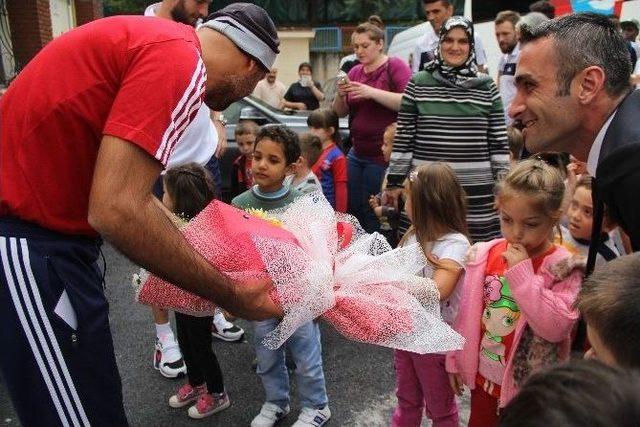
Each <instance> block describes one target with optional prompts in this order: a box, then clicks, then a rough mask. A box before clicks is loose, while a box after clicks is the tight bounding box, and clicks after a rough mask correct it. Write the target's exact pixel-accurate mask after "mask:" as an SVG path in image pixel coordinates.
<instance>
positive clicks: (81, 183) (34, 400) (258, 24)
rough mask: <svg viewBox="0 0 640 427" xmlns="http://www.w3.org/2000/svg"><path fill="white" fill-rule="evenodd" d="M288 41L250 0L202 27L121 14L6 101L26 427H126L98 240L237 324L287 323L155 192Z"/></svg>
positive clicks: (19, 378) (16, 353) (0, 250)
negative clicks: (183, 151) (205, 122)
mask: <svg viewBox="0 0 640 427" xmlns="http://www.w3.org/2000/svg"><path fill="white" fill-rule="evenodd" d="M278 44H279V42H278V38H277V32H276V29H275V26H274V25H273V22H272V21H271V19H270V18H269V17H268V15H267V14H266V12H265V11H264V10H263V9H261V8H259V7H257V6H255V5H252V4H248V3H238V4H232V5H230V6H227V7H226V8H224V9H222V10H220V11H218V12H216V13H214V14H212V15H210V16H209V18H208V19H207V21H206V22H205V23H204V24H203V26H202V27H200V28H199V29H198V30H197V31H196V30H194V29H193V28H192V27H190V26H187V25H182V24H179V23H175V22H172V21H169V20H160V19H155V18H147V17H131V16H128V17H124V16H122V17H112V18H106V19H103V20H98V21H94V22H92V23H89V24H87V25H84V26H82V27H79V28H77V29H75V30H73V31H70V32H68V33H66V34H64V35H62V36H60V37H58V38H56V39H55V40H54V41H52V42H51V43H49V44H48V45H47V46H46V47H45V48H44V49H43V50H42V51H41V52H40V53H39V54H38V55H37V56H36V57H35V58H34V59H33V60H32V61H31V62H30V63H29V64H28V65H27V66H26V67H25V68H24V70H23V71H22V72H21V73H20V75H19V76H18V77H17V78H16V79H15V80H14V82H13V83H12V84H11V86H10V87H9V89H8V91H7V92H6V94H5V95H4V96H3V97H2V98H1V99H0V258H1V261H2V264H1V266H0V269H1V270H2V271H1V274H0V336H2V338H3V340H4V341H6V342H10V343H11V345H10V346H9V347H8V348H6V349H4V350H3V351H2V352H0V369H2V376H3V379H4V380H5V383H6V385H7V389H8V390H9V393H10V395H11V398H12V400H13V403H14V407H15V408H16V411H17V413H18V417H19V418H20V422H21V424H22V425H24V426H31V425H89V424H93V425H110V426H113V425H126V424H127V421H126V418H125V415H124V410H123V405H122V392H121V385H120V378H119V375H118V372H117V367H116V364H115V357H114V353H113V344H112V339H111V334H110V331H109V323H108V304H107V302H106V300H105V298H104V294H103V289H102V276H101V274H100V271H99V269H98V267H97V264H96V260H97V257H98V252H99V246H100V240H99V236H101V237H103V238H105V239H106V240H108V241H110V242H111V243H112V244H113V245H114V246H115V247H117V248H118V249H119V250H120V251H122V252H123V253H124V254H125V255H127V256H128V257H129V258H131V259H132V260H133V261H134V262H136V263H137V264H139V265H141V266H143V267H144V268H146V269H148V270H150V271H152V272H154V273H156V274H158V275H160V276H162V277H164V278H165V279H167V280H169V281H171V282H173V283H176V284H178V285H180V286H182V287H183V288H184V289H187V290H189V291H191V292H194V293H197V294H200V295H202V296H204V297H206V298H209V299H211V300H212V301H214V302H216V303H217V304H219V305H221V306H223V307H225V308H227V309H229V310H231V311H232V312H234V313H235V314H238V315H240V316H242V317H247V318H256V319H261V318H268V317H273V316H275V315H278V314H279V309H278V308H277V307H276V306H275V304H273V302H271V300H270V298H269V296H268V289H269V284H268V283H256V284H254V285H248V286H243V287H242V288H238V289H236V287H234V286H233V283H232V282H231V281H230V280H229V279H228V278H226V277H224V276H222V275H221V274H220V273H219V272H218V271H217V270H216V269H215V268H214V267H213V266H211V265H210V264H209V263H208V262H207V261H206V260H205V259H204V258H202V257H201V256H200V255H198V254H197V253H196V252H195V251H194V250H193V249H192V248H191V246H190V245H188V244H187V243H186V241H185V240H184V238H183V237H182V235H181V234H180V233H179V232H178V231H177V230H176V228H175V227H174V226H173V225H172V223H171V222H170V220H169V219H168V218H167V217H166V216H165V215H164V214H163V213H162V210H161V207H160V206H159V202H157V201H156V199H155V198H154V197H153V196H152V193H151V188H152V186H153V183H154V181H155V180H156V178H157V177H158V175H159V173H160V171H161V169H162V168H163V166H164V165H166V163H167V161H168V160H169V158H170V157H171V154H172V152H173V150H174V148H175V147H176V146H177V145H179V144H181V137H182V134H183V132H184V130H185V128H186V127H187V126H188V125H189V123H190V122H191V121H192V120H193V117H194V116H195V114H196V112H197V111H198V109H199V107H200V106H201V104H202V102H203V101H204V102H205V103H206V104H207V106H209V107H210V108H211V109H213V110H217V111H219V110H223V109H224V108H226V107H227V106H228V105H229V104H230V103H231V102H233V101H235V100H237V99H239V98H241V97H243V96H246V95H248V94H249V93H251V91H252V90H253V88H254V87H255V85H256V83H257V82H258V81H259V80H260V79H262V78H263V77H264V75H265V74H266V72H267V70H269V69H270V68H271V67H272V66H273V62H274V61H275V57H276V55H277V53H278Z"/></svg>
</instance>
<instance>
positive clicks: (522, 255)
mask: <svg viewBox="0 0 640 427" xmlns="http://www.w3.org/2000/svg"><path fill="white" fill-rule="evenodd" d="M502 257H503V258H504V260H505V261H507V266H508V267H509V268H511V267H513V266H514V265H516V264H518V263H519V262H521V261H524V260H525V259H527V258H529V254H528V253H527V250H526V249H525V248H524V246H522V245H521V244H520V243H513V244H509V245H507V250H506V251H504V252H503V253H502Z"/></svg>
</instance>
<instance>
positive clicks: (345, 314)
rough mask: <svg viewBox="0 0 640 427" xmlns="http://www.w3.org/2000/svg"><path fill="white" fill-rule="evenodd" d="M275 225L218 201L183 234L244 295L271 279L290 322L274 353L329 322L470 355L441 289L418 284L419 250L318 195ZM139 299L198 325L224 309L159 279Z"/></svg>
mask: <svg viewBox="0 0 640 427" xmlns="http://www.w3.org/2000/svg"><path fill="white" fill-rule="evenodd" d="M269 215H270V216H272V218H274V219H273V220H271V221H267V220H264V219H261V218H258V217H256V216H254V215H251V214H249V213H247V212H244V211H241V210H239V209H236V208H234V207H232V206H229V205H226V204H224V203H222V202H219V201H214V202H212V203H211V204H210V205H209V206H208V207H207V208H206V209H205V210H203V211H202V212H201V213H200V215H198V216H197V217H196V218H194V219H193V220H192V221H191V222H190V223H189V224H188V225H187V226H186V227H185V228H184V229H183V233H184V235H185V238H186V239H187V241H188V242H189V243H190V244H191V245H192V246H193V247H194V248H195V249H196V250H197V251H198V252H199V253H201V254H202V255H203V256H204V257H205V258H206V259H207V260H208V261H209V262H210V263H211V264H212V265H214V266H216V268H217V269H218V270H219V271H220V272H222V273H224V274H226V275H228V276H229V277H231V278H233V279H234V280H236V281H237V286H242V283H246V281H247V280H254V279H255V278H256V277H267V276H268V277H270V278H271V280H272V281H273V284H274V289H273V292H272V298H274V301H277V302H278V304H280V305H281V306H282V307H283V309H284V312H285V316H284V318H283V319H282V321H281V322H280V325H279V326H278V328H277V329H276V330H275V331H274V332H273V333H272V334H270V335H269V336H268V337H267V338H266V339H265V342H264V344H265V345H266V346H268V347H270V348H276V347H278V346H280V345H282V343H284V342H285V341H286V339H287V338H288V337H289V336H290V335H291V334H292V333H293V332H294V331H295V330H296V329H297V328H298V327H299V326H301V325H302V324H304V323H306V322H308V321H311V320H313V319H316V318H318V317H321V318H323V319H324V320H326V321H328V322H329V323H331V324H332V325H333V326H334V327H335V328H336V329H337V330H338V331H339V332H340V333H341V334H343V335H344V336H345V337H347V338H349V339H353V340H357V341H362V342H368V343H372V344H377V345H383V346H388V347H392V348H398V349H404V350H409V351H415V352H418V353H427V352H440V351H448V350H454V349H458V348H461V346H462V342H463V340H462V338H461V337H460V336H459V335H457V334H456V333H455V332H454V331H453V330H451V328H449V327H448V326H447V325H446V324H445V323H444V322H442V320H441V318H440V313H439V293H438V291H437V289H436V287H435V284H434V283H433V281H431V280H430V279H425V278H421V277H418V276H416V275H415V274H414V273H415V272H416V271H419V270H421V269H422V268H423V267H424V265H425V263H426V260H425V259H424V256H423V255H422V251H421V250H419V248H418V247H417V245H411V246H409V247H405V248H400V249H395V250H391V248H390V247H389V245H388V243H387V242H386V241H385V240H384V238H383V237H382V236H380V235H379V234H376V233H374V234H373V235H371V234H367V233H365V232H364V231H363V230H362V229H361V228H360V226H359V224H358V223H357V221H356V220H355V219H354V218H353V217H351V216H349V215H344V214H337V213H335V212H334V211H333V209H332V208H331V206H330V205H329V203H328V202H327V201H326V199H324V197H322V195H321V194H317V193H316V194H311V195H306V196H303V197H301V198H299V199H297V200H296V202H294V203H293V204H292V205H290V206H289V207H288V208H286V209H284V210H281V211H278V212H269ZM274 222H277V223H279V224H280V225H274ZM137 299H138V301H139V302H141V303H143V304H149V305H156V306H160V307H163V308H168V309H173V310H177V311H180V312H184V313H188V314H192V315H211V314H212V313H213V310H214V309H215V305H214V304H212V303H211V302H209V301H207V300H205V299H203V298H200V297H198V296H196V295H193V294H191V293H189V292H186V291H183V290H181V289H180V288H178V287H176V286H174V285H172V284H170V283H167V282H165V281H163V280H162V279H160V278H158V277H156V276H153V275H148V276H143V277H142V278H141V280H140V283H139V287H138V291H137Z"/></svg>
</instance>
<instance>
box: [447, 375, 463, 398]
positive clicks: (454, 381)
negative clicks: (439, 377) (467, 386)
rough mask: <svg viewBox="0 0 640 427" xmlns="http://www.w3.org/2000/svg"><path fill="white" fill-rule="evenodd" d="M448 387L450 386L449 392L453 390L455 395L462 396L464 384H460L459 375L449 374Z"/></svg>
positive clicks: (460, 378)
mask: <svg viewBox="0 0 640 427" xmlns="http://www.w3.org/2000/svg"><path fill="white" fill-rule="evenodd" d="M449 385H450V386H451V390H453V392H454V393H455V394H456V395H458V396H462V392H463V390H464V383H463V382H462V377H461V376H460V374H449Z"/></svg>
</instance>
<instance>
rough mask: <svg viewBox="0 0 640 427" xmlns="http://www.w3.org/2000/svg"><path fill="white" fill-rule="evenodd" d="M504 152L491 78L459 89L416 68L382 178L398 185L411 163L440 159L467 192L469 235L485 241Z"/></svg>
mask: <svg viewBox="0 0 640 427" xmlns="http://www.w3.org/2000/svg"><path fill="white" fill-rule="evenodd" d="M508 153H509V151H508V148H507V135H506V129H505V122H504V110H503V108H502V101H501V99H500V93H499V92H498V89H497V87H496V85H495V84H494V83H493V81H491V80H487V82H486V83H482V84H480V85H479V86H477V87H475V88H472V89H462V88H457V87H449V86H444V85H443V84H442V83H440V82H438V81H437V80H436V79H435V78H434V77H433V76H432V75H431V73H430V72H427V71H421V72H419V73H417V74H415V75H414V76H413V78H412V79H411V81H410V82H409V84H408V85H407V88H406V90H405V92H404V95H403V98H402V106H401V108H400V112H399V113H398V128H397V132H396V138H395V141H394V144H393V153H392V154H391V161H390V163H389V173H388V177H387V181H388V183H389V185H390V186H401V185H402V183H403V181H404V179H405V178H406V177H407V175H408V174H409V172H410V171H411V170H412V169H413V168H415V167H417V166H419V165H421V164H425V163H429V162H434V161H443V162H446V163H447V164H448V165H449V166H451V167H452V168H453V170H454V171H455V172H456V173H457V175H458V179H459V180H460V183H461V184H462V187H463V188H464V190H465V192H466V193H467V206H468V213H467V224H468V227H469V234H470V237H471V238H472V239H473V240H474V241H487V240H491V239H494V238H496V237H499V236H500V223H499V219H498V215H497V212H496V211H495V209H494V200H493V187H494V184H495V180H496V178H497V177H498V176H501V175H502V173H504V172H503V171H506V169H507V168H508V166H509V154H508Z"/></svg>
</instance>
